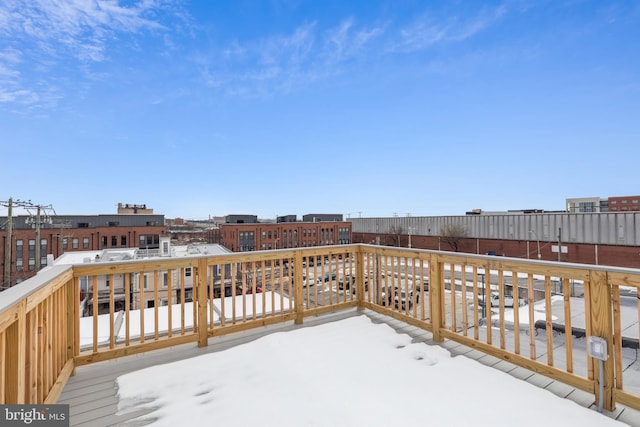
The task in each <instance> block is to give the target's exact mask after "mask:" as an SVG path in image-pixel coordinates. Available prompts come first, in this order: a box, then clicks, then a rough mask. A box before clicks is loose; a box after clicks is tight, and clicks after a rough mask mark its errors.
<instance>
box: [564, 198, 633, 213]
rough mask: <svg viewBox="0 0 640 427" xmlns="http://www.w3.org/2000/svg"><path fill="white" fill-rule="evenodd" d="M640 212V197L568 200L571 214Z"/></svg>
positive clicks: (568, 210) (568, 208)
mask: <svg viewBox="0 0 640 427" xmlns="http://www.w3.org/2000/svg"><path fill="white" fill-rule="evenodd" d="M638 210H640V196H616V197H608V198H606V199H604V198H600V197H582V198H573V199H567V212H569V213H600V212H634V211H638Z"/></svg>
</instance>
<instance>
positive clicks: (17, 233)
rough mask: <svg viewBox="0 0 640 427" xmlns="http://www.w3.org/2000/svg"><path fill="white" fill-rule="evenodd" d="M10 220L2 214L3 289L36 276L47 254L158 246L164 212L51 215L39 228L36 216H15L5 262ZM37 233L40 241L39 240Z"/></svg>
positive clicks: (0, 220) (58, 254)
mask: <svg viewBox="0 0 640 427" xmlns="http://www.w3.org/2000/svg"><path fill="white" fill-rule="evenodd" d="M7 223H8V218H7V217H6V216H5V217H0V226H1V228H0V270H2V276H0V280H2V283H1V285H0V286H2V288H0V289H5V288H7V287H11V286H13V285H15V284H17V283H20V282H22V281H24V280H26V279H28V278H30V277H32V276H34V275H35V274H36V272H37V270H38V269H39V268H41V267H44V266H46V265H47V263H48V260H47V256H48V255H52V256H53V257H54V258H57V257H59V256H60V255H62V254H63V253H65V252H68V251H69V252H71V251H88V250H101V249H111V248H141V249H143V250H144V249H147V250H151V249H158V248H159V245H160V236H161V235H163V234H164V215H153V214H122V215H51V216H45V217H42V218H41V220H40V227H39V230H38V228H37V227H36V224H35V220H34V217H33V216H31V215H18V216H13V217H12V220H11V223H12V230H11V244H10V248H11V249H10V265H8V266H6V265H5V263H6V262H5V258H6V257H5V253H6V247H7V226H6V225H7ZM38 233H39V235H40V236H39V240H40V241H39V242H36V241H37V240H38V236H37V234H38ZM36 245H39V247H36ZM37 254H38V255H39V256H38V258H39V259H36V257H37ZM7 268H8V269H9V271H8V273H9V274H8V275H7V274H6V273H7ZM7 277H8V280H7ZM7 281H8V283H5V282H7Z"/></svg>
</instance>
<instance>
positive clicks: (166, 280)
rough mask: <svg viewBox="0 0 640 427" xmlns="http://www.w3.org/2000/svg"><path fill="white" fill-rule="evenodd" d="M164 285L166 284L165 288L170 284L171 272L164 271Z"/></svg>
mask: <svg viewBox="0 0 640 427" xmlns="http://www.w3.org/2000/svg"><path fill="white" fill-rule="evenodd" d="M162 286H164V287H165V288H166V287H167V286H169V273H164V274H163V275H162Z"/></svg>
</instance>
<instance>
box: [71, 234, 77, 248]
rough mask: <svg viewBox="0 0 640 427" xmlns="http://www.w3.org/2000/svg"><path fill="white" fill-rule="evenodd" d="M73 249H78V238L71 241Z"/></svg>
mask: <svg viewBox="0 0 640 427" xmlns="http://www.w3.org/2000/svg"><path fill="white" fill-rule="evenodd" d="M71 247H73V249H78V238H77V237H74V238H73V239H72V240H71Z"/></svg>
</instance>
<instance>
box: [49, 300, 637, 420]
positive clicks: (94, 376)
mask: <svg viewBox="0 0 640 427" xmlns="http://www.w3.org/2000/svg"><path fill="white" fill-rule="evenodd" d="M360 314H362V312H359V311H357V310H355V309H348V310H342V311H339V312H335V313H331V314H325V315H321V316H317V317H310V318H307V319H305V323H304V324H303V325H294V324H293V322H287V323H282V324H277V325H271V326H266V327H263V328H257V329H252V330H247V331H244V332H239V333H234V334H230V335H226V336H221V337H214V338H211V339H210V340H209V345H208V346H206V347H201V348H200V347H197V346H195V345H193V344H185V345H181V346H176V347H171V348H167V349H162V350H156V351H153V352H150V353H143V354H140V355H135V356H129V357H125V358H119V359H115V360H110V361H106V362H101V363H96V364H92V365H88V366H82V367H79V368H77V372H76V375H75V376H73V377H71V378H70V379H69V381H68V383H67V385H66V386H65V388H64V391H63V393H62V395H61V397H60V399H59V402H58V403H67V404H69V405H70V413H71V424H70V425H71V426H91V427H99V426H110V425H143V424H144V422H143V421H140V420H136V418H137V417H139V416H141V415H145V414H148V413H150V412H152V409H149V408H142V409H139V408H138V409H137V408H136V407H135V406H134V407H132V408H129V410H128V411H124V412H118V403H119V401H118V400H119V398H118V394H117V391H118V390H117V384H116V380H117V378H118V377H121V376H122V375H124V374H127V373H130V372H135V371H138V370H140V369H144V368H147V367H150V366H154V365H161V364H166V363H170V362H176V361H183V360H185V359H188V358H191V357H196V356H200V355H204V354H207V353H213V352H219V351H223V350H227V349H230V348H232V347H236V346H238V345H241V344H245V343H248V342H251V341H254V340H256V339H258V338H260V337H263V336H265V335H268V334H272V333H275V332H284V331H292V330H296V329H299V328H306V327H312V326H317V325H321V324H325V323H327V322H334V321H338V320H342V319H346V318H349V317H352V316H357V315H360ZM363 315H365V316H367V317H369V318H370V319H371V320H372V321H373V322H375V323H386V324H387V325H389V326H391V327H392V328H393V329H395V330H396V331H397V332H398V333H402V334H407V335H409V336H410V337H411V338H412V342H414V343H426V344H428V345H436V346H440V347H442V348H444V349H446V350H448V351H449V352H450V353H451V354H452V356H464V357H467V358H470V359H474V360H476V361H478V362H480V363H482V364H483V365H486V366H489V367H491V368H493V369H495V370H496V372H497V371H501V372H505V373H508V374H509V375H511V376H512V377H514V378H517V379H519V380H522V381H525V382H527V383H529V384H533V385H535V386H537V387H539V388H542V389H545V390H548V391H550V392H551V393H553V394H554V395H556V396H557V397H558V398H561V399H568V400H571V401H573V402H575V403H577V404H578V405H580V406H582V407H585V408H590V409H591V410H593V411H594V412H596V406H595V405H594V397H593V394H590V393H586V392H583V391H581V390H577V389H575V388H573V387H570V386H567V385H566V384H563V383H561V382H558V381H554V380H552V379H549V378H548V377H546V376H543V375H540V374H536V373H535V372H532V371H529V370H527V369H524V368H521V367H518V366H516V365H513V364H511V363H509V362H506V361H504V360H501V359H498V358H495V357H493V356H490V355H487V354H485V353H482V352H479V351H477V350H473V349H471V348H469V347H466V346H464V345H461V344H458V343H455V342H453V341H449V340H445V341H444V342H440V343H438V342H434V341H433V340H432V335H431V333H429V332H428V331H425V330H424V329H421V328H418V327H415V326H411V325H408V324H407V323H404V322H402V321H400V320H396V319H393V318H391V317H388V316H385V315H382V314H379V313H375V312H373V311H371V310H366V311H365V312H364V314H363ZM260 360H261V358H260V356H259V355H256V364H257V365H258V369H262V367H261V366H260V365H261V362H260ZM265 368H266V367H265ZM311 368H313V367H311ZM372 381H373V383H374V384H375V377H374V378H373V379H372ZM461 381H462V383H463V384H464V379H462V380H461ZM340 392H341V393H343V394H344V390H341V391H340ZM408 392H411V389H408ZM176 393H179V392H176ZM347 395H348V392H347ZM489 397H491V396H489ZM176 399H178V397H177V396H176ZM238 399H242V396H238ZM315 399H322V397H320V396H316V397H315ZM478 399H482V397H481V396H480V395H479V396H478ZM522 399H523V408H524V407H530V405H532V404H535V403H534V402H532V401H531V397H530V396H522ZM347 400H348V398H347ZM451 402H457V399H456V398H455V397H454V396H451ZM458 403H460V402H458ZM497 403H498V402H489V401H487V406H489V407H491V406H492V405H495V404H497ZM452 404H454V403H452ZM248 405H249V406H250V402H249V403H248ZM424 405H425V407H424V409H425V410H424V414H425V415H424V417H425V418H424V420H425V422H428V420H429V411H428V400H425V403H424ZM327 410H331V409H330V408H327ZM510 410H515V411H519V410H521V408H520V409H518V408H516V409H509V410H507V414H508V413H509V411H510ZM294 413H295V411H293V412H292V414H294ZM594 416H598V417H608V418H610V419H615V420H618V421H621V422H624V423H626V424H629V425H632V426H640V412H639V411H636V410H633V409H630V408H626V407H623V406H622V405H618V407H617V409H616V410H615V411H614V412H609V411H606V410H605V411H603V414H597V412H596V413H595V414H594ZM485 421H486V420H485ZM501 422H502V421H500V418H499V417H497V418H494V419H493V420H492V425H502V424H501ZM600 422H602V423H603V424H604V425H606V422H605V419H601V421H600Z"/></svg>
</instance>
